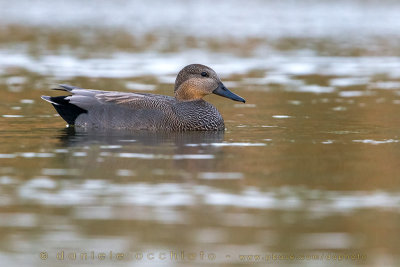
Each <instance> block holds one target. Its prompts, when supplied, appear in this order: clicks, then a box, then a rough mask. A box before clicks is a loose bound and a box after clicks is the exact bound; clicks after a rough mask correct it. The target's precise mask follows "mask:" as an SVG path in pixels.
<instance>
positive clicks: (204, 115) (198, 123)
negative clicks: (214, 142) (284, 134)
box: [42, 64, 245, 131]
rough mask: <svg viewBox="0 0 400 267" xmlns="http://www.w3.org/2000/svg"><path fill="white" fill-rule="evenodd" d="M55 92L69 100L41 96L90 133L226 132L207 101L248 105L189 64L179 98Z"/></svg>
mask: <svg viewBox="0 0 400 267" xmlns="http://www.w3.org/2000/svg"><path fill="white" fill-rule="evenodd" d="M55 90H61V91H67V92H69V93H71V94H72V95H69V96H55V97H50V96H42V99H44V100H46V101H48V102H50V103H51V104H53V106H54V108H55V109H56V110H57V112H58V113H59V114H60V116H61V117H62V118H63V119H64V120H65V121H66V122H67V123H68V124H69V125H74V126H81V127H90V128H125V129H132V130H167V131H215V130H224V129H225V125H224V120H223V119H222V116H221V114H220V113H219V112H218V110H217V109H216V108H215V107H214V106H213V105H211V104H210V103H208V102H206V101H204V100H203V97H204V96H206V95H209V94H211V93H214V94H216V95H220V96H223V97H227V98H230V99H232V100H235V101H240V102H243V103H244V102H245V100H244V99H243V98H242V97H240V96H238V95H236V94H234V93H232V92H231V91H229V90H228V89H227V88H226V87H225V86H224V84H223V83H222V82H221V80H220V79H219V77H218V75H217V74H216V73H215V71H214V70H213V69H211V68H210V67H207V66H204V65H201V64H191V65H188V66H186V67H184V68H183V69H182V70H181V71H180V72H179V73H178V76H177V77H176V80H175V90H174V92H175V97H171V96H165V95H156V94H147V93H124V92H112V91H100V90H90V89H82V88H79V87H75V86H70V85H65V84H61V85H60V88H55Z"/></svg>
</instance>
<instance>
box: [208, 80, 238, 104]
mask: <svg viewBox="0 0 400 267" xmlns="http://www.w3.org/2000/svg"><path fill="white" fill-rule="evenodd" d="M213 93H214V94H216V95H220V96H223V97H226V98H229V99H232V100H235V101H239V102H243V103H246V100H244V98H242V97H240V96H238V95H237V94H234V93H232V92H231V91H229V90H228V89H227V88H226V87H225V85H224V84H223V83H219V85H218V87H217V89H215V90H214V91H213Z"/></svg>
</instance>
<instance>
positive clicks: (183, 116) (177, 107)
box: [173, 100, 225, 131]
mask: <svg viewBox="0 0 400 267" xmlns="http://www.w3.org/2000/svg"><path fill="white" fill-rule="evenodd" d="M173 111H174V113H175V115H176V120H177V122H176V124H177V128H178V129H177V130H183V131H210V130H214V131H218V130H224V129H225V124H224V120H223V118H222V116H221V114H220V113H219V112H218V110H217V109H216V108H215V107H214V106H213V105H211V104H210V103H208V102H206V101H204V100H195V101H177V102H176V103H175V104H174V105H173Z"/></svg>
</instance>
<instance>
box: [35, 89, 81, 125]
mask: <svg viewBox="0 0 400 267" xmlns="http://www.w3.org/2000/svg"><path fill="white" fill-rule="evenodd" d="M59 86H60V88H54V90H61V91H67V92H71V91H72V90H73V89H78V88H79V87H75V86H71V85H66V84H60V85H59ZM41 98H42V99H43V100H45V101H47V102H49V103H51V104H52V105H53V107H54V108H55V109H56V111H57V112H58V114H60V116H61V117H62V118H63V119H64V120H65V121H66V122H67V123H68V124H69V125H74V124H75V120H76V118H77V117H78V116H79V115H80V114H82V113H87V110H85V109H83V108H80V107H78V106H76V105H74V104H71V103H70V96H45V95H43V96H41Z"/></svg>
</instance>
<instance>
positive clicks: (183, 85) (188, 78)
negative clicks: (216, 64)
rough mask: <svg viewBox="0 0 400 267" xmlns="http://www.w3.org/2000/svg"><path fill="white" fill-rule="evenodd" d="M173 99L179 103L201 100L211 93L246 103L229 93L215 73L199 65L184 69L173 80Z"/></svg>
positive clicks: (188, 66)
mask: <svg viewBox="0 0 400 267" xmlns="http://www.w3.org/2000/svg"><path fill="white" fill-rule="evenodd" d="M174 92H175V97H176V99H178V100H180V101H191V100H198V99H202V98H203V97H204V96H206V95H209V94H211V93H213V94H216V95H220V96H223V97H226V98H230V99H232V100H235V101H240V102H243V103H245V102H246V101H245V100H244V99H243V98H242V97H240V96H238V95H236V94H234V93H232V92H231V91H229V90H228V89H227V88H226V87H225V85H224V84H223V83H222V82H221V80H220V79H219V77H218V75H217V74H216V73H215V71H214V70H213V69H212V68H210V67H207V66H204V65H201V64H191V65H187V66H186V67H184V68H183V69H182V70H181V71H180V72H179V73H178V76H177V77H176V80H175V91H174Z"/></svg>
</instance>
